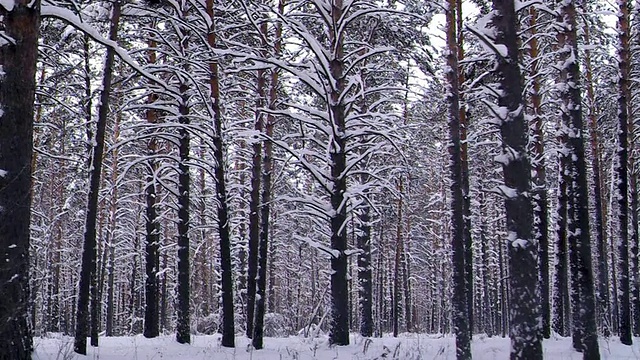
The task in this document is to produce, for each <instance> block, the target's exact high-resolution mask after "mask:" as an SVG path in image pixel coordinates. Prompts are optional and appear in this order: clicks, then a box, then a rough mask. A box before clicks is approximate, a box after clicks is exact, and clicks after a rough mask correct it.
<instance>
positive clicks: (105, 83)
mask: <svg viewBox="0 0 640 360" xmlns="http://www.w3.org/2000/svg"><path fill="white" fill-rule="evenodd" d="M119 20H120V3H119V2H115V3H114V4H113V9H112V13H111V29H110V30H109V39H110V40H112V41H116V38H117V33H118V23H119ZM114 56H115V51H114V50H113V48H107V54H106V60H105V63H104V77H103V79H102V93H101V94H100V106H99V107H98V123H97V128H96V133H95V142H94V147H93V155H92V156H91V168H90V171H89V177H90V180H89V182H90V184H89V194H88V199H87V217H86V220H85V232H84V246H83V251H82V266H81V269H80V281H79V285H78V307H77V316H76V334H75V340H74V345H73V349H74V351H75V352H77V353H78V354H82V355H86V353H87V335H89V300H90V293H91V296H93V297H95V296H96V295H97V289H96V220H97V215H98V193H99V192H100V175H101V171H102V158H103V153H104V137H105V132H106V127H107V120H108V116H109V96H110V94H111V79H112V76H113V63H114ZM92 315H96V314H92ZM91 345H92V346H97V339H95V338H92V341H91Z"/></svg>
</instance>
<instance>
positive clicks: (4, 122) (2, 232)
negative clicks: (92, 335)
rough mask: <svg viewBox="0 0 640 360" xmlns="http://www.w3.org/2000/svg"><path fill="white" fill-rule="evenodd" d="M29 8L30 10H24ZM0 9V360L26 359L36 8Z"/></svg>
mask: <svg viewBox="0 0 640 360" xmlns="http://www.w3.org/2000/svg"><path fill="white" fill-rule="evenodd" d="M29 4H31V5H29ZM4 6H5V3H3V4H2V5H0V18H2V20H0V27H2V28H3V33H4V34H5V35H6V36H7V37H9V38H11V39H14V40H15V43H13V44H7V43H5V44H3V45H2V46H0V67H1V68H2V73H3V75H2V76H0V109H1V110H0V169H1V170H0V209H2V211H0V248H2V249H3V250H2V253H1V255H0V284H1V285H0V294H2V297H1V299H0V358H2V359H16V360H23V359H25V360H26V359H31V351H32V350H33V343H32V339H31V330H30V328H29V324H28V317H29V314H28V309H27V304H28V303H29V238H30V235H29V222H30V215H31V214H30V210H31V182H32V180H31V170H32V168H31V166H32V165H31V164H32V162H31V161H32V156H33V115H34V114H33V108H34V101H35V87H36V84H35V73H36V59H37V54H38V28H39V23H40V21H39V19H40V16H39V13H40V3H39V2H38V1H35V2H31V1H26V0H18V1H15V2H14V3H13V8H11V9H7V8H5V7H4Z"/></svg>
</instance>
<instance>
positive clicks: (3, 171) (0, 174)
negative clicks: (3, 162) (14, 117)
mask: <svg viewBox="0 0 640 360" xmlns="http://www.w3.org/2000/svg"><path fill="white" fill-rule="evenodd" d="M0 116H2V109H0ZM8 173H9V172H8V171H7V170H2V169H0V178H3V177H6V176H7V174H8Z"/></svg>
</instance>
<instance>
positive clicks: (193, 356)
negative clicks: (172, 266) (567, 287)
mask: <svg viewBox="0 0 640 360" xmlns="http://www.w3.org/2000/svg"><path fill="white" fill-rule="evenodd" d="M34 342H35V353H34V354H33V359H36V360H53V359H55V360H63V359H100V360H126V359H132V360H134V359H139V360H147V359H148V360H151V359H154V360H160V359H168V360H173V359H175V360H200V359H202V360H204V359H207V360H210V359H215V360H232V359H234V360H235V359H238V360H261V359H262V360H313V359H317V360H329V359H353V360H374V359H398V360H417V359H455V343H454V339H453V337H451V336H444V337H442V336H437V335H424V334H422V335H419V334H403V335H402V336H400V337H398V338H393V337H384V338H372V339H371V340H369V339H365V338H362V337H360V336H357V335H352V337H351V345H349V346H343V347H331V346H329V344H328V342H327V339H326V338H317V339H305V338H301V337H289V338H266V339H265V348H264V349H263V350H259V351H255V350H251V349H250V347H249V346H248V344H249V340H248V339H247V338H244V337H238V338H237V339H236V344H237V347H236V348H235V349H230V348H223V347H221V346H220V336H217V335H213V336H192V338H191V345H181V344H178V343H177V342H175V340H174V336H162V337H159V338H156V339H146V338H144V337H143V336H133V337H111V338H108V337H102V338H100V346H99V347H97V348H93V347H88V349H87V350H88V355H87V356H86V357H85V356H80V355H77V354H75V353H74V352H73V338H70V337H66V336H59V335H51V336H49V337H46V338H35V339H34ZM472 352H473V358H474V359H478V360H483V359H485V360H488V359H508V358H509V356H508V355H509V339H503V338H500V337H493V338H488V337H486V336H475V337H474V341H473V345H472ZM600 352H601V354H602V358H603V359H616V360H624V359H640V338H636V339H634V344H633V346H625V345H622V344H620V341H619V340H618V339H617V338H610V339H600ZM544 357H545V359H581V358H582V356H581V354H580V353H577V352H575V351H573V350H572V349H571V339H570V338H557V337H556V338H553V339H550V340H545V341H544Z"/></svg>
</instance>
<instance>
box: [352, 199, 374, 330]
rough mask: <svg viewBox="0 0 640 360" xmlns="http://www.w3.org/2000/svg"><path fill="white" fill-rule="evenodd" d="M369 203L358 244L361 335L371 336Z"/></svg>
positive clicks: (362, 213) (362, 216)
mask: <svg viewBox="0 0 640 360" xmlns="http://www.w3.org/2000/svg"><path fill="white" fill-rule="evenodd" d="M369 212H370V209H369V206H368V205H364V206H363V208H362V209H360V212H359V213H358V217H359V219H358V220H359V223H360V225H359V231H358V235H357V239H356V241H357V246H358V249H359V250H360V251H361V253H360V254H359V255H358V284H359V290H358V300H359V302H360V304H359V305H360V335H362V336H365V337H369V336H371V335H372V334H373V284H372V273H371V223H370V222H371V215H370V213H369Z"/></svg>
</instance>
